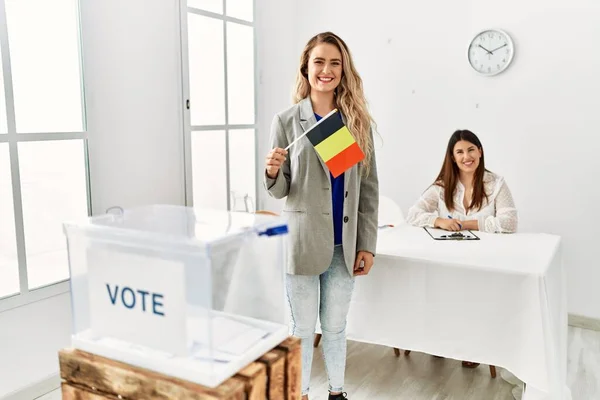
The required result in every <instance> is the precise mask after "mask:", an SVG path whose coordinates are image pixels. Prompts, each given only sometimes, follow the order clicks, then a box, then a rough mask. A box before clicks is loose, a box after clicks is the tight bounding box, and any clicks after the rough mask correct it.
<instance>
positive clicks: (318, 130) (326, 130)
mask: <svg viewBox="0 0 600 400" xmlns="http://www.w3.org/2000/svg"><path fill="white" fill-rule="evenodd" d="M306 136H307V137H308V140H310V142H311V143H312V145H313V146H314V147H315V150H316V151H317V153H318V154H319V156H320V157H321V159H322V160H323V161H324V162H325V164H326V165H327V168H329V171H330V172H331V174H332V175H333V177H334V178H337V177H338V176H340V175H341V174H343V173H344V172H345V171H346V170H348V169H350V168H351V167H352V166H354V165H355V164H357V163H359V162H361V161H362V160H363V159H364V158H365V154H364V153H363V152H362V150H361V149H360V147H359V146H358V143H356V141H355V140H354V137H353V136H352V134H351V133H350V131H349V130H348V128H347V127H346V125H344V122H343V121H342V118H341V116H340V115H339V113H338V112H337V110H334V112H331V113H329V114H327V116H325V117H323V119H321V120H320V121H319V122H317V123H316V124H315V125H314V126H313V127H312V128H311V129H310V130H309V131H308V132H307V133H306Z"/></svg>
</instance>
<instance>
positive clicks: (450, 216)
mask: <svg viewBox="0 0 600 400" xmlns="http://www.w3.org/2000/svg"><path fill="white" fill-rule="evenodd" d="M448 218H450V219H452V215H449V214H448ZM458 227H459V228H460V229H462V225H461V224H460V222H459V223H458Z"/></svg>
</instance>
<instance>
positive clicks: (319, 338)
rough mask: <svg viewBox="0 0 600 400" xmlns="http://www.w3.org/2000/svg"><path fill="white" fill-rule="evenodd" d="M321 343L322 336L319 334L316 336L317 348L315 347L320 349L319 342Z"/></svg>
mask: <svg viewBox="0 0 600 400" xmlns="http://www.w3.org/2000/svg"><path fill="white" fill-rule="evenodd" d="M320 341H321V334H320V333H317V334H316V335H315V344H314V346H315V347H319V342H320Z"/></svg>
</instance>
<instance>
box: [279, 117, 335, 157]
mask: <svg viewBox="0 0 600 400" xmlns="http://www.w3.org/2000/svg"><path fill="white" fill-rule="evenodd" d="M337 111H338V109H337V108H334V109H333V110H332V111H330V112H329V113H328V114H327V115H326V116H324V117H323V118H321V119H320V120H319V121H318V122H317V123H316V124H314V125H313V126H311V127H310V128H309V129H307V130H306V132H304V133H303V134H302V135H300V136H298V137H297V138H296V139H294V141H293V142H292V143H290V144H289V145H288V147H286V148H285V151H287V150H288V149H289V148H290V147H292V146H293V145H294V143H296V142H297V141H298V140H300V139H302V138H303V137H304V136H306V134H307V133H308V132H310V131H312V130H313V128H314V127H316V126H317V125H319V124H320V123H321V122H323V121H325V120H326V119H327V118H329V117H331V116H332V115H333V114H335V113H336V112H337Z"/></svg>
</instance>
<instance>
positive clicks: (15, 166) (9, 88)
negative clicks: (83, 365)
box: [0, 0, 92, 313]
mask: <svg viewBox="0 0 600 400" xmlns="http://www.w3.org/2000/svg"><path fill="white" fill-rule="evenodd" d="M76 7H77V13H76V18H77V21H76V25H77V27H78V32H77V51H78V53H79V57H78V60H79V76H80V81H81V84H80V92H81V112H82V116H81V118H82V127H83V130H82V131H81V132H33V133H17V130H16V115H15V103H14V91H13V81H12V67H11V59H10V56H11V54H10V43H9V40H8V27H7V17H6V4H5V0H0V47H1V48H2V57H1V60H0V62H1V65H2V73H3V78H4V94H2V93H0V95H4V97H5V103H6V119H7V127H8V130H7V133H2V134H0V143H8V147H9V154H10V170H11V184H12V198H13V208H14V210H13V211H14V229H15V236H16V246H17V259H18V269H19V293H16V294H9V295H0V313H2V312H4V311H7V310H10V309H13V308H18V307H21V306H24V305H27V304H31V303H34V302H37V301H41V300H44V299H47V298H50V297H54V296H58V295H60V294H63V293H67V292H69V291H70V283H69V278H68V279H64V280H61V281H57V282H53V283H49V284H48V285H45V286H42V287H38V288H35V289H30V288H29V280H28V270H27V253H26V243H25V230H24V222H23V198H22V194H21V174H20V167H19V153H18V145H19V143H23V142H38V141H47V140H52V141H57V140H73V139H77V140H81V142H82V143H81V144H82V146H83V155H84V165H83V167H84V168H85V171H84V175H85V180H86V197H87V204H86V206H87V213H88V216H89V215H91V210H92V203H91V190H90V170H89V153H88V133H87V120H86V111H85V110H86V107H85V93H84V85H83V78H84V74H83V59H82V54H81V53H82V47H81V44H82V43H81V14H80V4H79V1H77V2H76ZM65 241H66V238H65Z"/></svg>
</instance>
